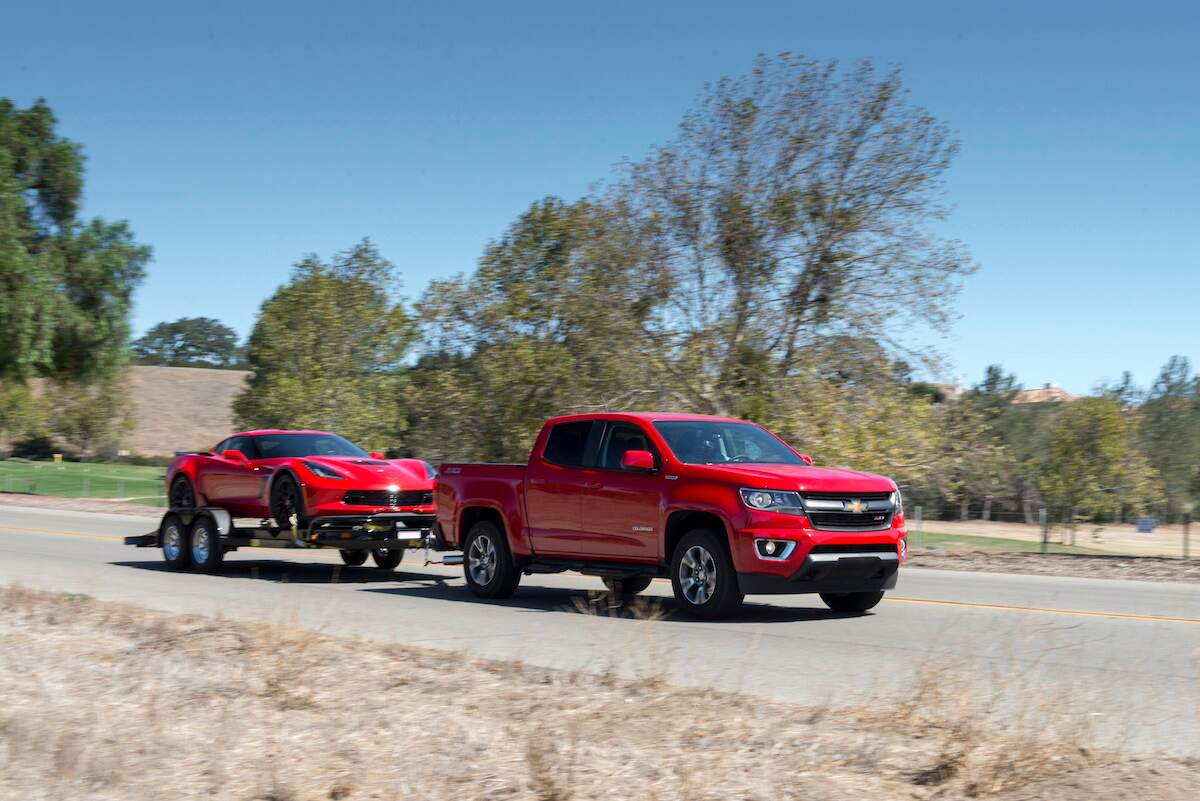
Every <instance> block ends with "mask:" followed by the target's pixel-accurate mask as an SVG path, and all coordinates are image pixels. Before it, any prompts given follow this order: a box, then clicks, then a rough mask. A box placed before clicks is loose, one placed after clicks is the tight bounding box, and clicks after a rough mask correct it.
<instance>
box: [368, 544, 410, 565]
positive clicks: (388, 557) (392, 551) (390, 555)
mask: <svg viewBox="0 0 1200 801" xmlns="http://www.w3.org/2000/svg"><path fill="white" fill-rule="evenodd" d="M403 558H404V549H403V548H375V549H374V550H372V551H371V559H373V560H374V561H375V567H377V568H379V569H380V570H395V569H396V567H397V565H399V564H400V560H401V559H403Z"/></svg>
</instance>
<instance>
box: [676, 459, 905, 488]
mask: <svg viewBox="0 0 1200 801" xmlns="http://www.w3.org/2000/svg"><path fill="white" fill-rule="evenodd" d="M689 468H690V469H691V470H695V471H698V472H699V473H700V474H701V475H703V476H705V477H707V478H713V479H718V480H725V481H730V482H735V483H740V484H741V485H742V486H744V487H751V488H755V489H778V490H803V491H806V492H891V491H892V490H894V489H895V488H896V483H895V482H894V481H892V480H891V479H890V478H887V477H885V476H880V475H876V474H875V473H863V472H861V471H858V470H847V469H843V468H840V467H812V466H810V465H790V464H770V465H767V464H739V465H690V466H689Z"/></svg>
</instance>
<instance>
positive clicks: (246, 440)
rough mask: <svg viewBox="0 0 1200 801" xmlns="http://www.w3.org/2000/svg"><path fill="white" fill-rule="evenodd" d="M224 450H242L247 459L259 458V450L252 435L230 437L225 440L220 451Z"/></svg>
mask: <svg viewBox="0 0 1200 801" xmlns="http://www.w3.org/2000/svg"><path fill="white" fill-rule="evenodd" d="M224 451H241V452H242V454H243V455H244V456H245V457H246V458H247V459H257V458H258V451H257V449H256V448H255V447H254V442H253V440H251V439H250V437H230V438H229V439H227V440H225V442H224V447H223V448H222V449H221V451H219V452H218V453H222V452H224Z"/></svg>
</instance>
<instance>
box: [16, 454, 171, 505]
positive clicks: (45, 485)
mask: <svg viewBox="0 0 1200 801" xmlns="http://www.w3.org/2000/svg"><path fill="white" fill-rule="evenodd" d="M165 472H166V468H164V467H144V466H141V465H129V464H101V463H98V462H62V463H60V464H55V463H53V462H33V461H28V460H25V459H0V492H24V493H29V494H31V495H58V496H60V497H66V498H121V499H124V500H128V501H132V502H134V503H145V504H149V505H152V506H161V505H164V504H163V497H162V496H163V481H162V475H163V473H165Z"/></svg>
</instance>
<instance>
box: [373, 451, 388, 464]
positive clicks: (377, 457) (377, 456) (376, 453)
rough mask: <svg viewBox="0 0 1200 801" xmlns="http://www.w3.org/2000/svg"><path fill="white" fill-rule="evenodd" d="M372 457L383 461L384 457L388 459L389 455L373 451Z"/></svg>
mask: <svg viewBox="0 0 1200 801" xmlns="http://www.w3.org/2000/svg"><path fill="white" fill-rule="evenodd" d="M371 458H372V459H378V460H379V461H381V462H382V461H383V460H384V459H386V458H387V457H386V456H384V455H383V454H382V453H380V452H379V451H371Z"/></svg>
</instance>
